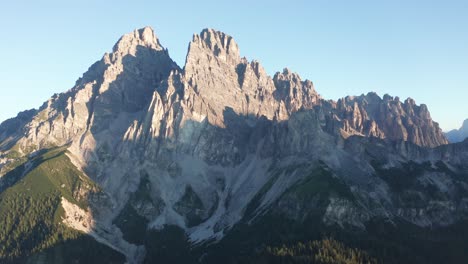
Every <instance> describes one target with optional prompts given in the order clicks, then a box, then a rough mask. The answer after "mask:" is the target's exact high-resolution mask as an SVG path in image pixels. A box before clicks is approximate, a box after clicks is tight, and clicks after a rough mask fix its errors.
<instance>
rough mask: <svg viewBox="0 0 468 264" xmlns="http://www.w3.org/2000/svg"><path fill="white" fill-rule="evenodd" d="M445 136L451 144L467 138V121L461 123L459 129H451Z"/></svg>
mask: <svg viewBox="0 0 468 264" xmlns="http://www.w3.org/2000/svg"><path fill="white" fill-rule="evenodd" d="M445 136H446V137H447V139H448V140H449V141H450V142H452V143H456V142H461V141H463V140H465V139H466V138H468V119H466V120H465V121H464V122H463V125H462V126H461V127H460V129H458V130H457V129H453V130H451V131H449V132H447V133H445Z"/></svg>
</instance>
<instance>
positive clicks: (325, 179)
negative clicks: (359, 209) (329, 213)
mask: <svg viewBox="0 0 468 264" xmlns="http://www.w3.org/2000/svg"><path fill="white" fill-rule="evenodd" d="M286 193H294V194H296V196H297V197H298V198H300V199H310V198H312V197H313V196H316V195H318V196H321V197H329V196H338V197H341V198H346V199H348V200H351V201H354V196H353V193H352V192H351V190H350V189H349V187H348V186H347V185H346V184H345V183H344V182H343V181H342V180H340V179H339V178H337V177H333V174H332V173H331V171H330V170H329V169H328V167H326V166H325V165H324V164H322V165H321V166H320V167H319V168H317V169H315V170H313V171H312V172H311V173H310V174H309V176H307V177H306V178H305V179H304V180H302V181H300V182H298V183H296V184H294V185H293V186H292V187H291V188H290V189H289V190H288V191H287V192H286Z"/></svg>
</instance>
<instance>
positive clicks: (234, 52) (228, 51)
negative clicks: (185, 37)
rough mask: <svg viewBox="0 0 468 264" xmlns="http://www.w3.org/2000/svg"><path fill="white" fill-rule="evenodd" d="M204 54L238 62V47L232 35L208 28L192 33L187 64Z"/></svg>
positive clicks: (225, 60)
mask: <svg viewBox="0 0 468 264" xmlns="http://www.w3.org/2000/svg"><path fill="white" fill-rule="evenodd" d="M206 55H208V56H210V57H215V58H216V59H218V60H220V61H223V62H225V63H229V64H236V65H237V64H238V63H239V62H240V53H239V47H238V45H237V43H236V42H235V41H234V39H233V37H231V36H229V35H228V34H226V33H223V32H221V31H217V30H214V29H210V28H206V29H203V30H202V31H201V32H200V34H194V35H193V38H192V41H191V42H190V45H189V52H188V54H187V64H190V63H191V62H194V60H195V61H196V60H198V59H199V58H200V57H201V56H203V57H206Z"/></svg>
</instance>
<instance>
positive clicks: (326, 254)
mask: <svg viewBox="0 0 468 264" xmlns="http://www.w3.org/2000/svg"><path fill="white" fill-rule="evenodd" d="M264 258H265V259H266V260H267V262H268V263H284V264H286V263H317V264H361V263H368V264H371V263H377V260H376V259H374V258H372V257H370V256H369V255H368V254H367V253H366V252H364V251H362V250H359V249H353V248H349V247H346V246H345V245H344V244H343V243H340V242H338V241H336V240H334V239H324V240H316V241H309V242H306V243H302V242H298V243H297V244H294V245H292V246H286V245H282V246H281V247H273V248H271V247H267V249H266V253H265V257H264Z"/></svg>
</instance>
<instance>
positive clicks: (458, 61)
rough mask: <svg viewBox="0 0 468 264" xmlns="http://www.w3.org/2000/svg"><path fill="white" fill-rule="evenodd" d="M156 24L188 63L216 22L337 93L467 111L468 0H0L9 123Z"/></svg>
mask: <svg viewBox="0 0 468 264" xmlns="http://www.w3.org/2000/svg"><path fill="white" fill-rule="evenodd" d="M146 25H149V26H152V27H153V28H154V29H155V31H156V34H157V35H158V36H159V38H160V40H161V42H162V44H163V45H164V46H165V47H167V48H168V49H169V52H170V54H171V56H172V57H173V58H174V59H175V60H176V61H177V63H178V64H179V65H180V66H183V64H184V61H185V55H186V52H187V46H188V42H189V41H190V40H191V37H192V34H193V33H198V32H200V31H201V30H202V29H203V28H207V27H211V28H215V29H218V30H221V31H224V32H226V33H228V34H230V35H232V36H233V37H234V38H235V39H236V41H237V42H238V44H239V46H240V49H241V53H242V55H243V56H246V57H247V58H248V59H257V60H259V61H260V62H261V63H262V64H263V66H264V67H265V69H266V70H267V71H268V72H269V73H270V74H273V73H274V72H276V71H279V70H281V69H283V68H284V67H288V68H290V69H292V70H293V71H296V72H298V73H299V74H300V75H301V76H302V78H303V79H306V78H307V79H310V80H312V81H313V82H314V83H315V87H316V89H317V91H318V92H319V93H320V94H322V95H323V96H324V97H325V98H327V99H338V98H340V97H344V96H346V95H360V94H362V93H367V92H369V91H375V92H377V93H378V94H379V95H381V96H382V95H383V94H385V93H389V94H391V95H394V96H396V95H398V96H400V97H401V98H406V97H412V98H414V99H415V100H416V102H417V103H418V104H419V103H425V104H427V105H428V106H429V110H430V111H431V114H432V117H433V118H434V119H435V120H436V121H437V122H439V123H440V124H441V126H442V128H443V129H444V130H449V129H452V128H458V127H459V126H461V124H462V121H463V120H464V119H465V118H468V1H466V0H459V1H451V0H444V1H442V0H440V1H430V0H426V1H419V0H412V1H408V0H405V1H401V0H392V1H375V0H372V1H371V0H368V1H360V0H354V1H349V0H341V1H340V0H336V1H335V0H322V1H311V0H309V1H306V0H304V1H294V0H289V1H285V0H283V1H275V0H270V1H252V0H249V1H244V0H237V1H219V0H218V1H185V2H184V1H172V0H166V1H118V0H117V1H101V0H100V1H94V0H93V1H89V0H82V1H63V0H62V1H47V0H45V1H32V0H31V1H24V0H15V1H2V3H1V4H0V29H1V31H0V33H1V39H0V40H1V41H0V121H1V120H4V119H6V118H9V117H13V116H15V115H16V113H17V112H18V111H21V110H25V109H29V108H37V107H39V106H40V105H41V104H42V102H44V101H45V100H47V99H48V98H49V97H50V96H51V95H52V94H54V93H58V92H63V91H66V90H68V89H69V88H71V87H72V86H73V85H74V83H75V81H76V79H77V78H78V77H80V76H81V75H82V73H83V72H85V71H86V70H87V68H88V67H89V66H90V65H91V64H92V63H93V62H95V61H96V60H99V59H100V58H101V56H102V55H103V54H104V52H108V51H110V50H111V48H112V46H113V45H114V43H115V42H116V41H117V39H118V38H119V37H120V36H121V35H122V34H124V33H127V32H130V31H132V30H133V29H135V28H140V27H143V26H146Z"/></svg>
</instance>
